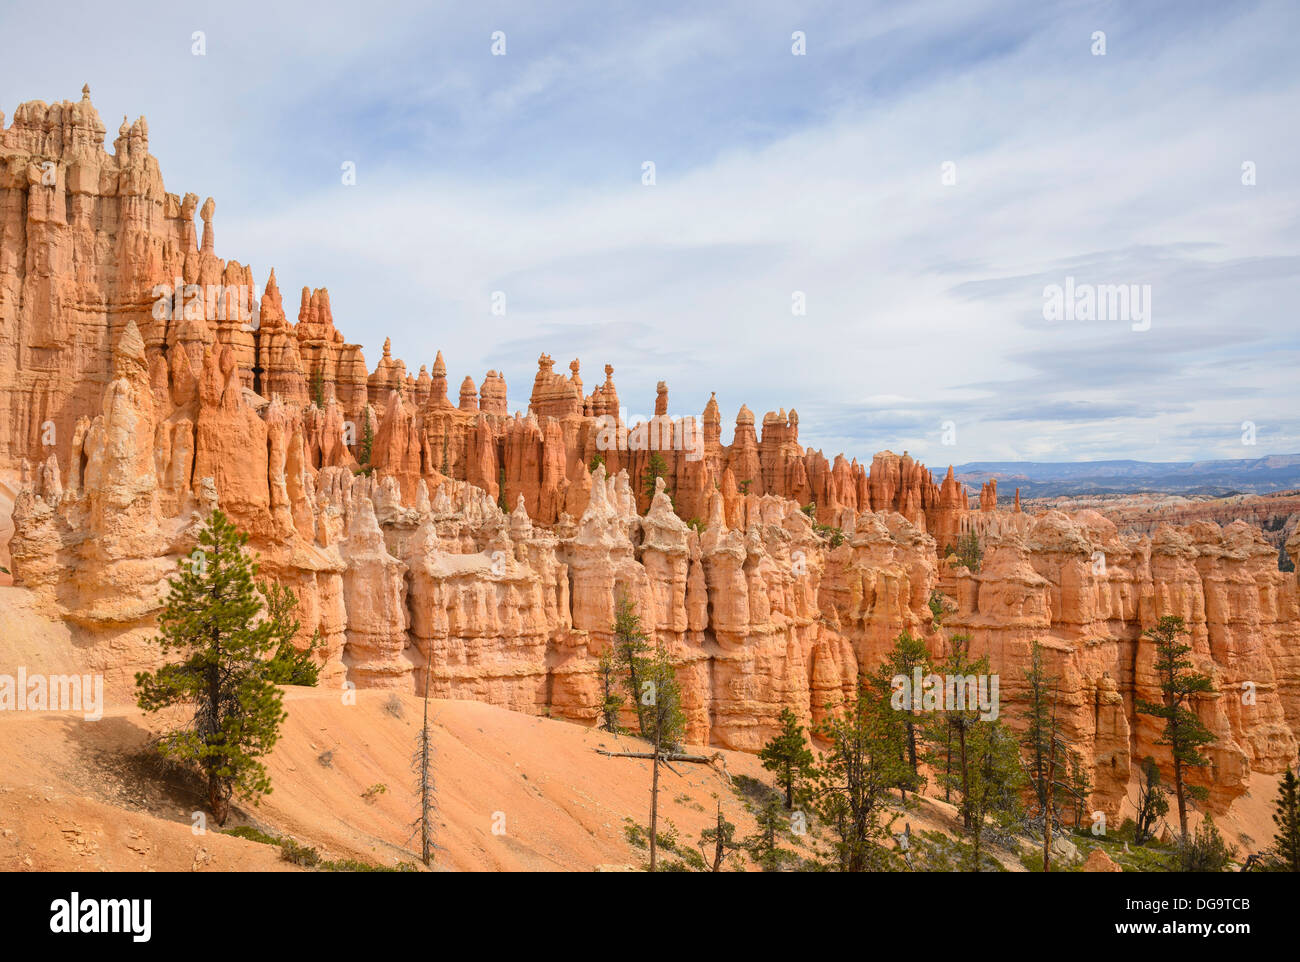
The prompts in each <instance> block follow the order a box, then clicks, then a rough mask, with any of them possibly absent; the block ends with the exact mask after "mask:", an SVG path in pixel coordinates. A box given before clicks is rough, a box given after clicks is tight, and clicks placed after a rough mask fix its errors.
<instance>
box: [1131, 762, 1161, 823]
mask: <svg viewBox="0 0 1300 962" xmlns="http://www.w3.org/2000/svg"><path fill="white" fill-rule="evenodd" d="M1168 814H1169V796H1168V795H1166V794H1165V790H1164V787H1163V786H1162V785H1161V784H1160V766H1159V765H1157V764H1156V760H1155V759H1154V758H1152V757H1151V756H1150V755H1148V756H1146V758H1144V759H1142V767H1141V769H1140V770H1139V772H1138V801H1137V822H1136V823H1135V825H1134V828H1133V844H1134V845H1145V844H1146V843H1147V842H1149V841H1150V840H1151V839H1153V838H1155V837H1156V823H1157V822H1158V821H1159V820H1160V819H1162V818H1164V817H1165V816H1166V815H1168Z"/></svg>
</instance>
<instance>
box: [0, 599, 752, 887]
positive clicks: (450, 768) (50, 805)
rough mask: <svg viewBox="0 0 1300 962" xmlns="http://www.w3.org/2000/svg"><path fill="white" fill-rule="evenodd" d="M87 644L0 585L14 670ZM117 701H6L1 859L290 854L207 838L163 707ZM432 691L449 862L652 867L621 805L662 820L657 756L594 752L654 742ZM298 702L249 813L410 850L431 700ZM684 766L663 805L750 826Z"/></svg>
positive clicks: (67, 662) (361, 851)
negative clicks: (654, 765) (169, 747)
mask: <svg viewBox="0 0 1300 962" xmlns="http://www.w3.org/2000/svg"><path fill="white" fill-rule="evenodd" d="M82 643H83V639H82V638H81V637H80V636H79V633H78V630H77V629H76V628H75V627H69V626H67V625H65V624H62V623H58V622H52V621H49V620H47V619H46V618H44V617H43V616H42V615H41V614H40V611H39V606H38V605H37V604H36V603H35V602H34V599H32V597H31V596H30V594H28V593H27V592H26V591H24V590H23V589H18V588H0V670H3V671H6V672H11V673H12V672H14V671H16V669H17V666H19V665H23V666H25V667H26V669H27V671H28V672H36V671H43V672H47V673H54V672H71V671H76V670H80V666H81V665H82V664H83V663H84V658H83V657H81V655H82V652H81V650H79V648H78V646H79V644H82ZM346 702H350V703H346ZM106 705H107V708H106V711H105V716H104V718H103V719H101V720H100V721H86V720H84V719H83V718H82V717H81V715H80V714H78V713H55V712H5V713H0V869H10V870H12V869H20V870H21V869H37V870H40V869H76V868H87V869H109V870H114V869H137V868H145V867H148V868H153V869H178V868H184V869H188V868H191V867H193V866H194V865H195V861H196V854H198V855H199V856H200V857H199V858H198V866H197V867H199V868H217V869H228V870H229V869H265V868H275V867H282V866H283V863H279V862H277V853H276V851H275V850H274V849H271V848H269V847H267V846H264V845H259V844H257V843H253V842H245V841H243V840H240V839H234V838H230V837H225V836H220V835H218V834H217V833H215V832H208V833H206V834H205V835H202V836H196V835H194V834H193V833H192V832H191V813H192V812H193V811H194V810H196V809H198V808H199V807H200V804H199V799H198V796H197V795H196V794H195V792H194V791H193V787H192V786H191V785H189V784H187V783H186V781H185V780H184V779H182V778H180V777H179V776H178V775H177V774H176V773H174V772H171V771H168V770H165V769H163V768H162V767H161V766H159V765H157V764H156V763H154V762H153V761H152V760H151V759H150V756H149V755H148V754H147V753H146V752H145V751H144V747H145V744H146V742H147V739H148V738H149V736H150V733H151V731H153V730H156V729H157V727H158V726H159V724H160V721H161V720H160V719H159V718H157V717H147V716H145V715H143V713H141V712H139V711H138V710H137V709H135V708H134V707H133V706H132V705H131V703H130V698H129V692H128V691H127V690H125V689H124V688H123V687H122V686H121V685H110V688H109V690H108V693H107V698H106ZM430 705H431V717H432V719H433V726H432V730H433V736H434V744H435V750H436V760H435V772H436V783H437V794H438V802H439V813H438V820H439V825H438V831H437V841H438V844H439V846H440V849H441V851H440V852H439V855H438V863H439V866H440V867H442V868H446V869H459V870H523V869H530V870H539V869H540V870H545V869H565V870H591V869H593V868H595V867H597V866H601V865H608V866H635V865H639V864H640V862H641V860H642V859H643V857H644V852H643V850H641V849H637V848H635V847H634V846H633V845H632V844H631V843H629V842H628V841H627V838H626V835H625V831H624V819H625V818H633V819H635V820H637V821H638V822H640V823H641V824H645V823H646V822H648V819H649V787H650V772H649V765H648V763H647V762H643V761H640V760H636V759H625V758H617V759H615V758H606V757H603V756H601V755H599V754H597V753H596V751H595V749H596V748H598V747H604V748H607V749H610V750H620V749H627V750H643V749H644V745H643V744H641V743H638V742H636V741H635V740H632V739H627V738H622V739H615V738H613V737H611V736H609V735H607V734H604V733H600V732H596V731H594V730H590V729H584V728H581V727H578V726H575V725H572V724H568V723H565V722H559V721H552V720H550V719H545V718H535V717H530V716H527V715H520V714H516V713H513V712H508V711H504V710H502V709H498V708H492V707H489V706H487V705H481V704H478V703H474V702H455V701H434V702H431V703H430ZM285 707H286V710H287V711H288V713H289V720H288V721H287V722H286V724H285V727H284V730H283V735H282V738H281V740H280V742H279V744H278V745H277V746H276V749H275V751H274V753H273V755H272V757H271V760H270V764H269V768H270V771H271V776H272V782H273V784H274V786H275V791H274V792H273V793H272V794H271V795H270V796H268V797H267V798H265V799H264V800H263V801H262V803H261V805H260V806H258V807H256V808H250V809H248V810H246V811H241V812H240V813H239V814H240V815H241V816H243V817H242V818H241V819H239V820H240V821H246V822H249V823H252V824H255V825H257V826H259V827H261V828H263V829H264V830H267V831H270V832H272V833H274V834H287V835H292V836H293V837H295V838H297V839H299V840H300V841H304V842H306V843H308V844H311V845H313V846H315V847H317V848H318V849H320V850H321V852H322V853H323V854H325V855H327V856H330V857H335V858H337V857H354V858H359V859H362V860H365V861H368V862H373V863H379V864H388V865H392V864H395V863H396V862H399V861H410V860H412V859H413V857H414V847H415V845H416V842H415V841H414V840H413V839H412V831H411V823H412V822H413V820H414V818H415V816H416V812H417V808H416V799H415V794H414V791H413V785H414V776H413V774H412V772H411V755H412V753H413V751H414V749H415V735H416V732H417V731H418V728H419V720H420V713H421V710H422V703H421V702H420V700H419V699H418V698H416V697H414V696H412V695H406V696H396V697H395V696H393V695H392V694H391V693H389V692H380V691H365V690H363V691H359V692H355V693H353V697H352V698H350V699H346V700H345V698H344V693H343V692H341V691H338V692H336V691H321V690H317V689H289V690H288V691H287V692H286V697H285ZM326 753H329V754H328V755H327V754H326ZM710 754H712V752H710ZM721 755H722V757H723V758H724V759H725V764H726V767H727V768H728V769H729V771H730V772H731V773H732V774H742V773H744V774H749V775H751V776H760V775H764V774H765V773H762V771H761V767H760V766H759V764H758V762H757V759H755V758H754V757H752V756H747V755H743V754H738V753H731V752H723V753H721ZM322 756H324V757H322ZM674 769H675V772H672V771H665V772H663V773H662V778H663V781H662V790H661V793H660V806H661V818H664V819H669V820H671V821H672V822H673V824H674V825H675V826H676V827H677V829H678V830H679V831H680V833H681V836H682V837H683V838H684V839H695V838H698V835H699V832H700V830H701V829H702V828H704V827H706V826H707V825H709V824H711V822H712V818H713V812H714V801H713V796H714V794H715V793H716V794H718V795H720V796H721V798H722V802H723V806H724V812H725V813H726V814H727V817H728V818H729V819H730V820H731V821H732V822H735V823H736V824H737V825H738V827H739V831H740V832H741V834H749V833H750V832H752V831H753V827H754V823H753V819H752V817H751V816H749V814H748V813H747V812H746V811H744V808H743V805H742V803H741V801H740V800H739V799H738V798H737V797H736V795H735V794H734V793H733V792H731V791H730V790H729V789H728V788H726V787H725V784H724V778H725V776H724V775H723V774H722V772H721V769H720V767H717V768H715V767H710V766H703V765H693V764H678V765H675V766H674ZM377 786H383V788H382V789H379V788H377ZM232 824H233V823H232ZM494 827H496V829H497V832H499V834H498V833H494V831H493V829H494Z"/></svg>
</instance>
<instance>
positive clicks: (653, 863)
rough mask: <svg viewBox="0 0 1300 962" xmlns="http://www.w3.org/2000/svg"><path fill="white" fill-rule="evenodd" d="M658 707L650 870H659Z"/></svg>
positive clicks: (651, 795)
mask: <svg viewBox="0 0 1300 962" xmlns="http://www.w3.org/2000/svg"><path fill="white" fill-rule="evenodd" d="M658 711H659V709H658V707H657V706H656V708H655V712H656V714H655V758H654V763H653V766H652V767H653V771H654V774H653V775H651V777H650V871H652V872H654V871H657V870H658V868H659V833H658V825H659V731H660V729H661V728H662V727H663V726H662V725H660V724H659V716H658Z"/></svg>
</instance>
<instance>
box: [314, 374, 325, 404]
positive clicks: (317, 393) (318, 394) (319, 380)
mask: <svg viewBox="0 0 1300 962" xmlns="http://www.w3.org/2000/svg"><path fill="white" fill-rule="evenodd" d="M311 400H312V403H313V404H314V405H316V407H318V408H320V409H321V410H322V411H323V410H325V374H324V373H323V372H322V371H321V369H320V368H316V369H315V370H314V371H312V372H311Z"/></svg>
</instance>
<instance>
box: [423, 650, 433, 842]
mask: <svg viewBox="0 0 1300 962" xmlns="http://www.w3.org/2000/svg"><path fill="white" fill-rule="evenodd" d="M432 668H433V659H432V658H429V659H428V660H427V661H426V663H425V666H424V722H423V724H422V725H421V726H420V859H421V861H423V862H424V864H425V865H429V864H431V863H432V862H433V830H432V827H431V826H430V824H429V815H430V813H431V809H432V808H433V784H432V782H431V781H430V778H429V753H430V743H429V680H430V673H431V671H432Z"/></svg>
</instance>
